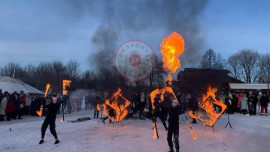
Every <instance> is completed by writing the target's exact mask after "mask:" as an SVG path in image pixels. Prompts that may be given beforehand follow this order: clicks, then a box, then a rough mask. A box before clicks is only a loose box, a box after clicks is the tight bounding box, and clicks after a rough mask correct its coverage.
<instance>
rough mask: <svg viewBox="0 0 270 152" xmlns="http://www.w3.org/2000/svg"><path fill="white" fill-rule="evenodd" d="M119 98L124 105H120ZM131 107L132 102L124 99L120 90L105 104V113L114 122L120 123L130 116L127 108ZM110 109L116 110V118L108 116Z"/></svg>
mask: <svg viewBox="0 0 270 152" xmlns="http://www.w3.org/2000/svg"><path fill="white" fill-rule="evenodd" d="M119 97H120V98H121V99H123V100H124V103H122V104H120V103H119ZM129 105H130V101H128V100H127V99H126V98H124V97H123V96H122V94H121V89H120V88H118V90H117V92H115V93H114V94H113V96H112V97H111V99H110V100H108V99H107V100H106V101H105V104H103V113H104V114H105V115H106V116H107V117H108V118H110V119H111V120H112V121H115V122H117V123H119V122H120V121H121V120H123V119H124V118H125V117H126V115H127V114H128V110H127V107H128V106H129ZM108 108H112V109H114V110H115V113H116V114H115V116H110V115H109V114H108V111H109V110H108Z"/></svg>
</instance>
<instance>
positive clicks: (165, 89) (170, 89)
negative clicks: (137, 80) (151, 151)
mask: <svg viewBox="0 0 270 152" xmlns="http://www.w3.org/2000/svg"><path fill="white" fill-rule="evenodd" d="M165 92H168V93H171V94H172V95H173V98H174V99H175V100H177V98H176V95H175V94H174V91H173V89H172V88H171V87H165V88H162V89H156V90H153V91H152V92H151V93H150V99H151V104H152V109H153V111H154V110H155V108H156V107H155V104H154V103H155V97H156V95H158V94H161V96H160V100H161V102H163V101H164V94H165ZM152 125H153V133H154V134H153V138H154V139H157V138H158V135H157V131H156V125H155V123H154V122H152Z"/></svg>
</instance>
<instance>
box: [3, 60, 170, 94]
mask: <svg viewBox="0 0 270 152" xmlns="http://www.w3.org/2000/svg"><path fill="white" fill-rule="evenodd" d="M79 66H80V64H79V63H78V61H76V60H70V61H69V62H68V63H67V64H64V63H63V62H62V61H51V62H40V63H39V64H38V65H33V64H28V65H26V66H22V65H21V64H19V63H14V62H12V63H8V64H6V65H4V66H2V67H1V68H0V75H1V76H11V77H15V78H17V79H20V80H22V81H23V82H25V83H27V84H29V85H31V86H33V87H35V88H37V89H39V90H41V91H45V89H46V84H47V83H49V84H50V85H51V88H52V93H61V91H62V80H65V79H66V80H71V81H72V83H71V86H70V88H69V91H74V90H76V89H88V90H91V89H93V90H100V91H106V90H113V91H115V90H116V89H117V88H118V87H121V88H122V90H123V91H124V92H125V91H128V92H140V91H146V92H147V91H149V90H151V89H153V88H154V87H159V86H160V87H161V86H163V83H164V74H165V72H164V71H163V69H162V68H163V67H162V61H161V58H156V66H155V68H154V69H153V70H152V71H151V74H150V76H149V77H148V78H147V79H146V80H144V81H140V82H130V81H129V80H126V79H124V78H123V77H121V76H120V75H119V74H118V73H117V70H116V69H115V68H114V67H113V66H112V65H111V66H104V67H102V68H100V69H98V70H85V71H83V72H81V71H80V69H79Z"/></svg>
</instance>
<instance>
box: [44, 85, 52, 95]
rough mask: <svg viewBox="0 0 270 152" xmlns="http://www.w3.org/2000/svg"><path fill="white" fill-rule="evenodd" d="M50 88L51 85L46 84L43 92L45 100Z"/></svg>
mask: <svg viewBox="0 0 270 152" xmlns="http://www.w3.org/2000/svg"><path fill="white" fill-rule="evenodd" d="M50 87H51V85H50V84H49V83H48V84H47V85H46V90H45V93H44V97H45V98H46V97H47V95H48V91H49V89H50Z"/></svg>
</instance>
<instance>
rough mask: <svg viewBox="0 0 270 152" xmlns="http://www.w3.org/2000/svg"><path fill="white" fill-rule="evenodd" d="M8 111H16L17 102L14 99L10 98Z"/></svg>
mask: <svg viewBox="0 0 270 152" xmlns="http://www.w3.org/2000/svg"><path fill="white" fill-rule="evenodd" d="M6 112H15V104H14V102H13V101H12V100H8V103H7V107H6Z"/></svg>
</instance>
